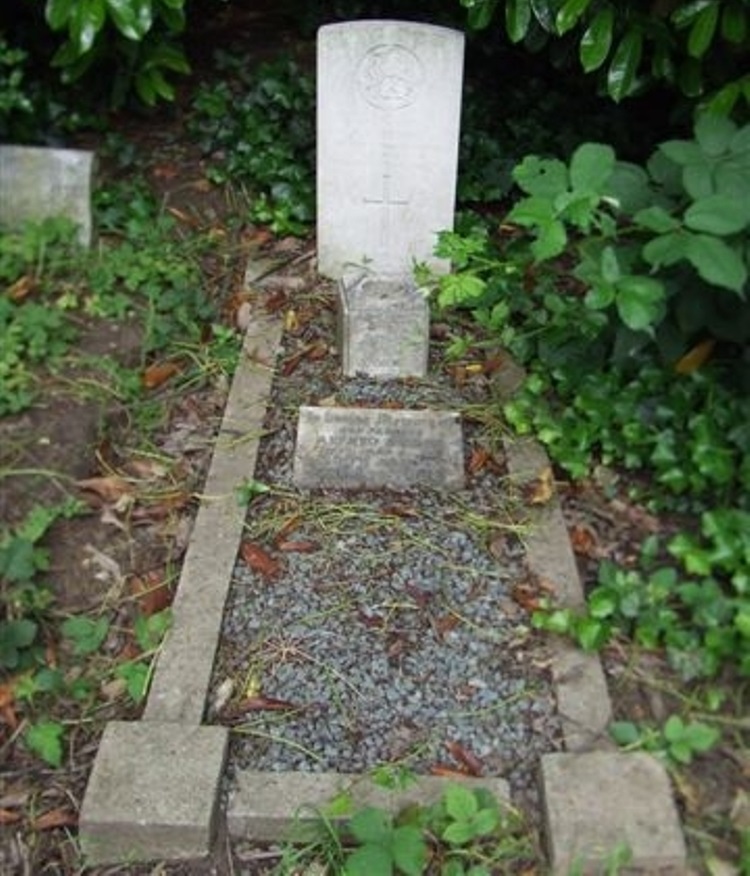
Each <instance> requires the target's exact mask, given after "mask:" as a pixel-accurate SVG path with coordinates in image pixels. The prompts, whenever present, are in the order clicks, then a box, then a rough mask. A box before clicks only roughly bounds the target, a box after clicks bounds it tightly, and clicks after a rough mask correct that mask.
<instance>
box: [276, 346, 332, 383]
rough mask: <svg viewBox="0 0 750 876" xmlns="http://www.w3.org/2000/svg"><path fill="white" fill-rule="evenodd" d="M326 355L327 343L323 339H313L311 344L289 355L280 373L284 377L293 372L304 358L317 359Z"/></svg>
mask: <svg viewBox="0 0 750 876" xmlns="http://www.w3.org/2000/svg"><path fill="white" fill-rule="evenodd" d="M327 355H328V344H326V343H325V341H315V342H313V343H312V344H308V345H307V346H306V347H303V348H302V349H301V350H298V351H297V352H296V353H294V354H293V355H292V356H289V358H288V359H286V361H285V362H284V363H283V365H282V366H281V373H282V375H283V376H284V377H289V376H290V375H292V374H294V372H295V371H296V370H297V368H299V365H300V363H301V362H302V361H303V360H304V359H310V360H311V361H317V360H318V359H324V358H325V357H326V356H327Z"/></svg>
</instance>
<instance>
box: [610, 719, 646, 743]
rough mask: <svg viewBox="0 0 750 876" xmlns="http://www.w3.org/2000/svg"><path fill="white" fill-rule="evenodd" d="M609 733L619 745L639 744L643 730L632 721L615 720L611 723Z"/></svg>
mask: <svg viewBox="0 0 750 876" xmlns="http://www.w3.org/2000/svg"><path fill="white" fill-rule="evenodd" d="M609 735H610V736H611V737H612V739H614V741H615V742H616V743H617V744H618V745H623V746H625V745H637V744H638V743H639V742H640V741H641V731H640V730H639V729H638V726H637V725H636V724H634V723H633V722H632V721H614V722H613V723H612V724H610V725H609Z"/></svg>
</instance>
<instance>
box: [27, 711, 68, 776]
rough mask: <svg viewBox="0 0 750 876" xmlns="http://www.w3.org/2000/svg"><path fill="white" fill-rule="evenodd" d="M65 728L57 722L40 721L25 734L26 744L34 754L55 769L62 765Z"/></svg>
mask: <svg viewBox="0 0 750 876" xmlns="http://www.w3.org/2000/svg"><path fill="white" fill-rule="evenodd" d="M64 732H65V728H64V727H63V725H62V724H58V723H57V721H39V722H38V723H37V724H32V725H31V727H29V729H28V730H27V731H26V733H25V734H24V742H25V743H26V745H27V746H28V747H29V749H30V750H31V751H33V752H34V754H38V755H39V756H40V757H41V758H42V759H43V760H45V761H46V762H47V763H48V764H50V765H51V766H53V767H59V766H60V765H61V764H62V757H63V747H62V737H63V734H64Z"/></svg>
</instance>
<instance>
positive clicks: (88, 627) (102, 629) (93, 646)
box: [61, 617, 109, 657]
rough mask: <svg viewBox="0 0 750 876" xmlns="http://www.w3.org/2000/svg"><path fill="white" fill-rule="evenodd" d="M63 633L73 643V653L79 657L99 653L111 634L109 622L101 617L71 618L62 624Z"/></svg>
mask: <svg viewBox="0 0 750 876" xmlns="http://www.w3.org/2000/svg"><path fill="white" fill-rule="evenodd" d="M61 631H62V634H63V636H65V638H66V639H70V641H71V642H72V643H73V653H74V654H75V655H76V656H78V657H83V656H85V655H87V654H93V653H94V652H96V651H98V650H99V648H100V647H101V645H102V643H103V642H104V640H105V639H106V638H107V633H109V621H108V620H107V619H106V618H104V617H100V618H97V619H96V620H94V619H93V618H90V617H69V618H67V620H65V621H64V622H63V624H62V627H61Z"/></svg>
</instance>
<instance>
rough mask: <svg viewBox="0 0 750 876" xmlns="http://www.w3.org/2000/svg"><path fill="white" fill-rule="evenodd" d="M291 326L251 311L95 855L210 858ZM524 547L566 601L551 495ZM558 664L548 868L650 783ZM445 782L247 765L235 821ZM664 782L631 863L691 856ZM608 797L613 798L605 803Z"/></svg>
mask: <svg viewBox="0 0 750 876" xmlns="http://www.w3.org/2000/svg"><path fill="white" fill-rule="evenodd" d="M272 270H273V265H272V264H271V263H270V262H269V261H267V260H264V261H258V262H253V263H251V265H250V267H249V268H248V274H247V277H246V281H247V282H253V281H255V280H258V279H259V278H261V277H264V276H266V275H268V274H269V273H271V272H272ZM281 331H282V327H281V322H280V320H278V319H276V318H273V317H268V316H256V318H255V319H254V320H253V321H252V322H251V324H250V326H249V327H248V330H247V332H246V335H245V340H244V344H243V350H242V356H241V359H240V363H239V365H238V367H237V370H236V373H235V377H234V380H233V383H232V387H231V390H230V394H229V398H228V400H227V406H226V409H225V413H224V417H223V420H222V425H221V430H220V433H219V436H218V438H217V442H216V447H215V450H214V456H213V459H212V462H211V467H210V469H209V474H208V477H207V480H206V485H205V488H204V498H203V501H202V502H201V506H200V508H199V511H198V515H197V517H196V521H195V524H194V530H193V534H192V537H191V541H190V546H189V548H188V552H187V554H186V557H185V561H184V564H183V569H182V573H181V576H180V581H179V585H178V589H177V594H176V596H175V601H174V605H173V623H172V627H171V629H170V632H169V633H168V635H167V638H166V640H165V642H164V645H163V648H162V651H161V653H160V655H159V658H158V660H157V663H156V667H155V671H154V676H153V679H152V684H151V690H150V693H149V697H148V701H147V704H146V708H145V710H144V715H143V718H142V720H141V721H140V722H112V723H111V725H109V726H108V727H107V729H106V731H105V733H104V736H103V738H102V743H101V745H100V748H99V751H98V753H97V756H96V759H95V762H94V767H93V770H92V774H91V777H90V779H89V784H88V787H87V789H86V794H85V797H84V801H83V805H82V808H81V814H80V820H79V821H80V838H81V848H82V852H83V854H84V856H85V858H86V863H87V864H89V865H95V864H109V863H122V862H128V861H148V860H169V859H179V858H183V859H184V858H201V857H206V856H207V855H209V854H210V852H211V849H212V843H213V838H214V834H215V828H216V822H217V818H218V817H219V802H218V801H219V789H220V783H221V777H222V773H223V768H224V763H225V758H226V751H227V746H228V738H229V734H228V730H227V728H225V727H220V726H215V725H203V724H202V720H203V714H204V709H205V704H206V700H207V696H208V692H209V684H210V678H211V672H212V669H213V661H214V656H215V652H216V648H217V646H218V641H219V635H220V631H221V622H222V616H223V611H224V604H225V602H226V598H227V595H228V592H229V586H230V583H231V577H232V572H233V569H234V563H235V561H236V556H237V551H238V548H239V544H240V540H241V536H242V528H243V525H244V519H245V513H246V509H245V508H244V507H242V506H241V505H240V503H239V502H238V501H237V496H236V493H235V490H236V489H237V487H239V486H240V485H241V484H242V483H243V481H244V480H245V479H248V478H251V477H252V475H253V472H254V468H255V460H256V456H257V452H258V446H259V443H260V438H261V437H262V435H261V433H262V424H263V419H264V416H265V410H266V402H267V399H268V396H269V393H270V388H271V381H272V378H273V373H274V365H275V360H276V357H277V354H278V349H279V345H280V339H281ZM506 454H507V459H508V466H509V470H510V475H511V479H512V480H515V481H518V482H524V483H528V482H529V481H531V480H534V479H535V478H536V477H538V476H539V475H540V474H541V473H542V472H543V471H544V470H545V469H547V468H548V466H549V460H548V458H547V456H546V454H545V453H544V451H543V450H542V448H541V447H540V446H539V445H538V444H536V443H535V442H533V441H521V442H517V441H508V442H507V444H506ZM526 551H527V558H528V564H529V568H530V570H531V572H532V573H533V574H535V575H537V576H539V578H540V579H544V580H547V581H550V582H553V583H554V584H555V585H556V586H557V588H558V599H559V601H560V602H561V604H564V605H569V606H576V605H581V604H582V603H583V600H584V594H583V589H582V586H581V582H580V578H579V576H578V571H577V568H576V563H575V557H574V556H573V552H572V549H571V546H570V541H569V538H568V535H567V529H566V527H565V522H564V519H563V516H562V509H561V507H560V504H559V501H558V500H557V497H555V496H553V498H552V500H551V501H550V502H549V503H547V504H546V505H545V506H543V507H540V508H539V509H537V510H536V511H535V513H534V516H533V519H532V528H531V531H530V534H529V536H528V538H527V541H526ZM552 671H553V680H554V684H555V690H556V695H557V699H558V709H559V713H560V716H561V720H562V730H563V737H564V743H565V747H566V753H563V754H555V755H548V756H545V757H543V758H542V763H541V764H540V779H541V782H542V795H543V799H544V803H545V813H544V815H545V823H546V834H547V846H548V851H549V855H550V861H551V865H552V870H553V872H554V873H560V874H564V873H567V867H568V862H569V861H570V860H571V858H570V854H571V852H572V851H575V852H576V854H578V855H579V857H577V858H576V863H579V862H580V861H581V860H582V861H583V863H584V866H586V865H589V866H591V867H594V868H596V867H597V866H598V865H599V863H600V862H601V860H603V859H602V858H601V855H600V851H601V849H600V847H601V846H602V844H604V845H606V844H607V843H609V842H610V840H611V837H612V836H613V835H616V832H617V829H618V828H617V824H618V821H617V818H618V817H619V816H620V814H621V811H620V806H621V803H622V800H623V799H629V798H632V799H634V800H638V799H640V796H639V795H640V794H641V791H640V790H639V788H638V787H631V786H630V784H629V780H628V779H627V776H625V778H624V779H623V782H622V784H621V785H617V783H616V782H615V785H617V786H616V787H615V785H613V781H614V779H613V777H616V776H617V775H618V774H619V772H622V771H621V770H620V771H619V772H618V770H619V767H618V764H619V763H620V762H621V761H619V760H618V759H619V758H622V755H621V754H619V753H618V752H615V751H613V750H612V748H613V746H612V745H611V743H610V742H609V740H608V737H607V734H606V727H607V725H608V723H609V722H610V720H611V704H610V700H609V694H608V691H607V686H606V680H605V678H604V673H603V670H602V666H601V662H600V660H599V658H598V656H597V655H587V654H583V653H582V652H580V651H579V650H578V649H576V648H574V647H573V646H571V645H568V644H564V643H562V642H561V643H555V645H554V665H553V670H552ZM196 754H198V755H199V756H196ZM587 764H588V765H590V770H591V771H593V773H594V774H595V775H602V776H606V779H607V782H608V783H609V787H608V788H606V791H607V792H608V794H607V796H608V797H609V798H611V804H612V805H613V806H614V811H613V812H612V813H611V818H610V820H609V821H608V820H607V819H606V818H605V819H599V823H593V824H591V825H589V826H584V827H583V828H582V827H581V824H580V823H579V821H580V819H577V818H576V811H575V806H574V801H575V798H576V792H575V788H572V789H571V786H570V778H571V776H578V777H580V776H582V775H586V776H587V775H588V772H589V767H588V766H587ZM649 769H650V770H651V773H652V774H653V772H654V771H656V772H657V773H658V772H659V771H662V772H663V767H661V764H659V763H658V762H656V761H653V765H652V766H651V767H650V768H649ZM631 772H632V771H631ZM561 776H564V777H565V782H564V786H561V785H560V777H561ZM594 781H596V780H594ZM479 783H480V784H481V785H482V786H484V787H488V788H489V789H490V790H492V791H493V793H495V795H496V796H497V797H498V798H500V799H506V800H509V792H508V787H507V784H506V783H505V782H504V781H502V780H499V779H489V778H488V779H482V780H479ZM444 784H445V780H443V779H437V780H436V779H433V778H430V777H424V779H423V780H420V782H419V783H417V784H416V785H415V786H414V787H413V788H412V789H410V792H409V793H410V794H411V795H412V796H411V797H409V796H408V795H407V797H403V795H402V796H399V795H389V796H387V798H383V797H382V795H381V796H378V797H377V798H375V797H373V794H375V793H376V792H375V791H374V790H373V786H372V784H371V783H369V782H366V781H364V780H363V777H352V776H344V775H341V774H331V773H329V774H315V775H314V776H310V775H307V774H302V773H292V774H286V775H283V776H279V775H277V774H263V773H246V774H244V775H243V776H242V777H241V779H240V781H239V783H238V788H237V790H236V792H235V793H234V795H233V797H232V798H231V799H230V801H229V806H228V812H227V823H228V827H229V828H230V832H231V834H232V835H234V836H244V837H246V838H249V839H255V840H258V841H262V840H278V839H281V838H283V837H284V836H285V835H287V834H288V832H289V830H290V828H291V827H292V826H293V825H295V824H299V819H298V815H299V813H301V812H302V811H303V810H306V811H308V812H310V811H311V808H312V806H322V805H323V804H324V803H325V802H326V801H327V800H329V799H330V798H331V797H332V796H334V795H335V794H336V793H337V792H339V791H341V790H343V789H346V790H348V791H350V792H353V799H354V803H355V806H358V805H362V804H364V803H368V802H373V801H374V802H376V803H377V805H388V806H390V807H391V808H398V807H399V806H401V805H403V803H404V802H407V801H408V800H409V799H413V795H417V796H418V799H421V800H424V799H428V798H431V797H434V796H435V795H436V794H437V795H439V790H438V789H439V788H440V787H441V786H443V785H444ZM659 788H660V796H659V800H658V805H657V806H656V808H655V809H654V811H655V812H656V811H660V810H663V811H664V812H665V813H666V814H665V826H663V829H662V831H661V833H660V834H659V835H660V837H661V838H662V840H663V847H664V848H665V849H666V850H668V854H665V856H663V857H662V858H659V855H658V850H657V851H656V852H654V849H653V847H652V846H653V844H652V843H651V842H650V841H649V839H648V836H647V835H646V834H645V833H644V830H646V828H645V827H644V826H643V825H642V824H641V823H640V822H639V821H638V819H637V818H636V817H635V816H634V817H633V818H632V819H631V821H630V822H628V824H627V825H625V827H626V828H627V829H626V830H625V836H626V838H627V840H628V842H629V844H630V846H631V851H632V853H633V857H632V859H631V866H632V867H635V868H638V867H639V866H640V865H642V866H643V867H645V868H647V869H648V870H649V871H653V868H654V867H675V866H678V867H679V866H682V864H684V841H683V839H682V834H681V831H680V828H679V820H678V818H677V815H676V809H675V807H674V801H673V799H672V797H671V794H670V793H669V792H668V780H667V779H666V777H665V776H663V777H662V779H661V780H660V783H659ZM590 789H591V781H590V780H589V781H588V784H585V783H584V784H582V785H581V790H580V793H581V794H587V795H588V794H589V793H590ZM665 789H666V791H665ZM603 790H605V789H603ZM563 799H564V801H565V802H564V805H563V804H562V803H561V800H563ZM583 809H584V810H585V807H583ZM606 809H607V806H606V801H604V802H603V804H602V808H601V811H600V812H599V814H600V815H601V813H602V812H603V811H605V810H606ZM561 812H562V813H563V815H562V816H561V815H560V813H561ZM612 820H614V826H613V824H612V823H611V821H612ZM581 830H583V834H581ZM646 833H648V831H646ZM651 834H653V829H652V830H651ZM570 836H574V837H575V838H576V839H575V849H573V850H571V848H569V847H568V846H569V845H570V842H569V839H568V838H569V837H570ZM641 837H643V838H641ZM609 851H611V848H610V849H609ZM680 853H682V864H681V863H680ZM581 856H583V857H582V858H581Z"/></svg>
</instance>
